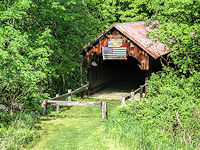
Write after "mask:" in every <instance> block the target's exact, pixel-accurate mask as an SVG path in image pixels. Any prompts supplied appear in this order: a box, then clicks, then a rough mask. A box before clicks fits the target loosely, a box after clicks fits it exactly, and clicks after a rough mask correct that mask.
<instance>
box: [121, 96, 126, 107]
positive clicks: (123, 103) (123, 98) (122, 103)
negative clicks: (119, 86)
mask: <svg viewBox="0 0 200 150" xmlns="http://www.w3.org/2000/svg"><path fill="white" fill-rule="evenodd" d="M121 106H122V107H126V103H125V96H122V99H121Z"/></svg>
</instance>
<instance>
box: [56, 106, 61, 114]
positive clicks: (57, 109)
mask: <svg viewBox="0 0 200 150" xmlns="http://www.w3.org/2000/svg"><path fill="white" fill-rule="evenodd" d="M59 111H60V105H56V112H57V113H58V112H59Z"/></svg>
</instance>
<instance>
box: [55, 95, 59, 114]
mask: <svg viewBox="0 0 200 150" xmlns="http://www.w3.org/2000/svg"><path fill="white" fill-rule="evenodd" d="M58 96H60V94H56V97H58ZM59 111H60V105H58V104H57V105H56V112H57V113H58V112H59Z"/></svg>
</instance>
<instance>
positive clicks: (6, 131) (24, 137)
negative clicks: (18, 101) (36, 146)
mask: <svg viewBox="0 0 200 150" xmlns="http://www.w3.org/2000/svg"><path fill="white" fill-rule="evenodd" d="M0 119H1V122H2V123H1V127H0V149H7V150H17V149H21V148H23V147H25V146H26V145H27V144H28V143H29V142H30V141H32V140H33V138H34V137H35V136H36V129H35V126H34V125H35V123H36V122H37V121H38V119H39V117H38V116H35V115H32V114H30V113H27V112H19V113H16V114H7V113H0Z"/></svg>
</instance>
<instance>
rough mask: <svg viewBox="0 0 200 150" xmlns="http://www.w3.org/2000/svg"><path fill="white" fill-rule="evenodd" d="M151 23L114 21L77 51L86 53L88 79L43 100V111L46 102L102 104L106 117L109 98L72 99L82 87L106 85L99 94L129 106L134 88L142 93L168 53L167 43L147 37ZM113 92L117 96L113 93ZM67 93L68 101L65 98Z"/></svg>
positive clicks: (91, 89)
mask: <svg viewBox="0 0 200 150" xmlns="http://www.w3.org/2000/svg"><path fill="white" fill-rule="evenodd" d="M154 25H156V24H155V22H154ZM151 26H152V25H149V26H145V22H143V21H140V22H129V23H120V24H115V25H113V26H111V27H110V28H108V29H107V30H105V31H104V32H103V33H101V34H100V35H99V36H97V37H96V38H94V39H93V40H92V41H91V42H89V43H88V44H87V45H85V46H84V47H83V48H82V49H81V50H79V51H77V52H76V53H75V54H74V56H75V55H77V54H82V55H83V66H84V67H86V68H87V80H88V83H87V84H85V85H83V86H82V87H80V88H78V89H76V90H74V91H71V90H68V93H66V94H62V95H57V96H56V97H53V98H51V99H48V100H43V101H42V110H43V113H44V114H46V113H47V105H56V107H57V111H59V106H101V107H102V118H106V116H107V110H106V102H87V101H72V100H71V96H72V95H74V94H78V93H81V92H82V93H83V91H87V93H89V94H92V93H95V92H96V91H100V90H102V89H107V92H104V97H98V94H97V96H96V97H97V98H107V99H108V98H114V99H118V98H119V99H121V102H122V106H126V104H125V99H126V98H128V97H131V99H133V98H135V96H134V95H135V92H136V91H138V90H140V97H142V96H141V95H142V94H143V89H144V88H143V87H144V86H141V85H144V83H145V81H146V80H148V78H149V75H150V74H151V73H152V72H157V71H160V70H161V68H162V66H161V62H160V58H161V57H165V56H166V55H167V54H168V53H169V50H168V48H167V47H166V46H165V45H164V44H162V43H160V42H154V41H153V40H151V39H150V38H148V37H147V34H148V33H149V32H150V31H152V29H151ZM145 85H146V84H145ZM139 86H140V88H138V87H139ZM135 89H137V90H135ZM134 90H135V91H134ZM105 91H106V90H105ZM131 91H134V92H131ZM96 93H101V92H96ZM118 93H120V94H119V95H118ZM130 93H131V94H130ZM100 95H101V94H100ZM102 95H103V94H102ZM113 95H114V96H115V97H112V96H113ZM110 96H111V97H110ZM116 96H117V97H116ZM66 97H68V101H62V100H64V99H65V98H66Z"/></svg>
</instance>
